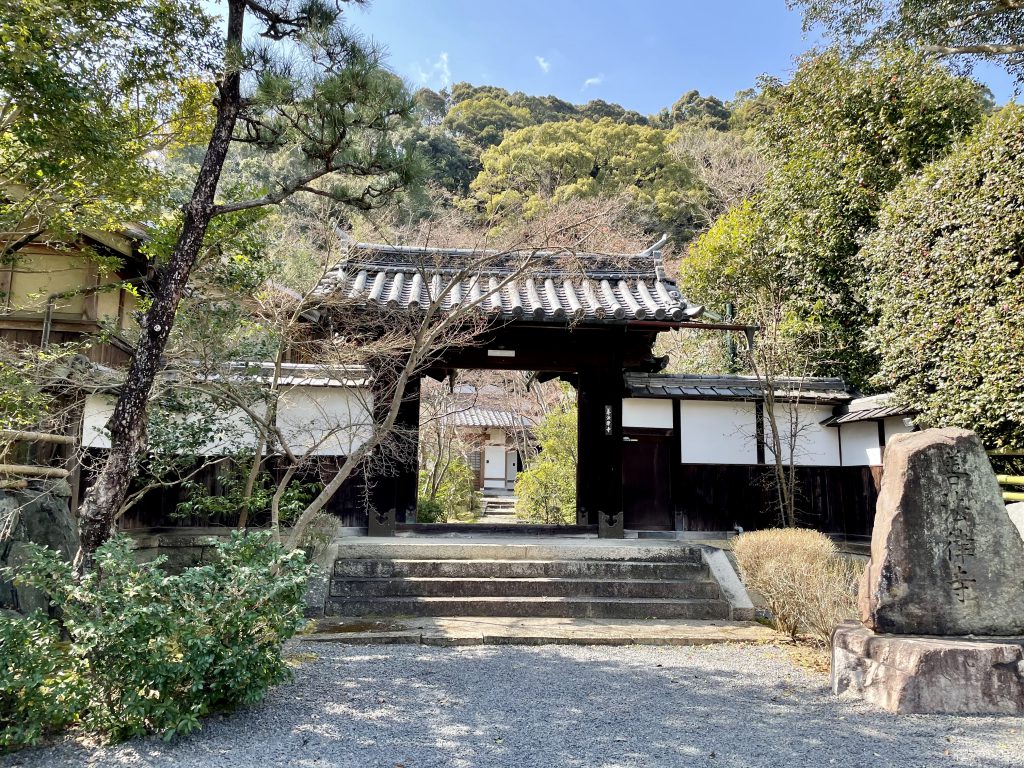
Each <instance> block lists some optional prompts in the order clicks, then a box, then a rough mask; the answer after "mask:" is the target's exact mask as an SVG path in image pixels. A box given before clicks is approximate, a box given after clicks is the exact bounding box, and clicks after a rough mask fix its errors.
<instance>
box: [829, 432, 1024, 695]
mask: <svg viewBox="0 0 1024 768" xmlns="http://www.w3.org/2000/svg"><path fill="white" fill-rule="evenodd" d="M860 618H861V622H860V623H858V622H848V623H846V624H843V625H842V626H840V627H839V628H838V629H837V630H836V632H835V634H834V635H833V639H832V687H833V690H834V691H835V692H836V693H841V692H842V691H844V690H847V689H852V690H854V691H856V692H858V693H860V694H861V695H862V696H863V697H864V698H865V699H867V700H869V701H871V702H873V703H875V704H878V705H880V706H882V707H884V708H886V709H889V710H890V711H893V712H970V713H981V712H985V713H1012V714H1022V713H1024V539H1022V537H1021V532H1020V531H1019V530H1018V527H1017V525H1015V524H1014V522H1013V521H1011V518H1010V515H1009V513H1008V512H1007V509H1006V506H1005V505H1004V503H1003V500H1002V494H1001V492H1000V489H999V485H998V483H997V482H996V478H995V474H994V473H993V472H992V469H991V466H990V465H989V462H988V457H987V456H986V454H985V450H984V448H983V447H982V445H981V442H980V441H979V440H978V438H977V436H975V435H974V433H973V432H969V431H967V430H962V429H932V430H925V431H923V432H915V433H910V434H906V435H899V436H897V437H895V438H894V439H893V440H892V441H891V442H890V443H889V444H888V446H887V447H886V449H885V470H884V473H883V477H882V489H881V493H880V494H879V497H878V506H877V510H876V513H875V523H874V530H873V532H872V538H871V559H870V561H869V563H868V567H867V570H866V571H865V573H864V578H863V580H862V582H861V588H860Z"/></svg>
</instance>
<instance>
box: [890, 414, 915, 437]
mask: <svg viewBox="0 0 1024 768" xmlns="http://www.w3.org/2000/svg"><path fill="white" fill-rule="evenodd" d="M884 424H885V442H886V443H888V442H889V441H890V440H892V438H893V437H895V436H896V435H902V434H904V433H905V432H913V431H914V428H913V427H908V426H907V425H906V424H904V423H903V417H902V416H890V417H889V418H887V419H886V420H885V421H884Z"/></svg>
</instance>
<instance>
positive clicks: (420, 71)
mask: <svg viewBox="0 0 1024 768" xmlns="http://www.w3.org/2000/svg"><path fill="white" fill-rule="evenodd" d="M426 64H427V66H426V68H424V67H423V65H421V64H416V82H417V83H418V84H419V85H422V86H427V87H431V88H436V89H441V88H446V87H448V86H449V85H451V84H452V71H451V69H449V67H448V51H441V53H440V54H439V55H438V57H437V59H436V60H435V61H428V62H426Z"/></svg>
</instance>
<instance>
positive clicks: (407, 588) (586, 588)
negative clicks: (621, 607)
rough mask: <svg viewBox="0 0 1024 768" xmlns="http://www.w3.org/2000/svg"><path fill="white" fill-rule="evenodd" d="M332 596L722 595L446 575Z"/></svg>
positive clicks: (347, 583) (685, 586) (341, 584)
mask: <svg viewBox="0 0 1024 768" xmlns="http://www.w3.org/2000/svg"><path fill="white" fill-rule="evenodd" d="M331 597H340V598H345V599H352V600H355V599H360V598H366V599H369V598H377V597H564V598H573V597H586V598H590V597H619V598H639V599H644V598H656V599H664V600H671V599H675V598H680V599H692V598H705V599H709V600H715V599H718V598H719V597H721V591H720V590H719V588H718V584H716V583H715V582H713V581H711V580H709V579H707V580H695V579H686V580H672V581H670V580H657V581H654V580H616V581H603V580H595V579H563V578H511V579H500V578H499V579H495V578H446V577H440V578H439V577H420V576H415V577H403V578H400V579H392V578H383V579H336V580H335V581H334V582H333V583H332V585H331Z"/></svg>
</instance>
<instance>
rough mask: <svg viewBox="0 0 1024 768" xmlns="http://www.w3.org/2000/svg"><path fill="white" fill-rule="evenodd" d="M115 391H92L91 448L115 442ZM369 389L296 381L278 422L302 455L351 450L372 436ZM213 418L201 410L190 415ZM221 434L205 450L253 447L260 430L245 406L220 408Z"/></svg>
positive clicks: (88, 407)
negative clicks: (111, 429)
mask: <svg viewBox="0 0 1024 768" xmlns="http://www.w3.org/2000/svg"><path fill="white" fill-rule="evenodd" d="M114 401H115V398H114V397H113V395H106V394H94V395H89V396H88V397H87V398H86V401H85V408H84V414H83V420H82V443H83V445H84V446H85V447H87V448H110V436H109V433H108V431H107V422H108V421H109V420H110V417H111V415H112V414H113V412H114ZM371 407H372V405H371V401H370V396H369V393H368V392H367V391H366V390H365V389H361V388H355V387H352V388H349V387H307V386H294V387H290V388H288V389H286V390H284V391H282V392H281V396H280V400H279V402H278V414H277V425H278V427H279V428H280V429H281V432H282V434H283V435H284V438H285V440H287V441H288V444H289V447H290V448H291V450H292V451H293V452H294V453H295V454H296V455H298V456H302V455H306V454H309V455H318V456H349V455H351V453H352V451H354V450H356V449H357V448H358V447H359V446H360V445H362V444H363V443H365V442H366V440H367V439H368V438H369V435H370V430H371V427H372V422H371V416H370V408H371ZM204 418H209V414H205V413H196V414H194V415H190V416H187V417H186V420H188V421H198V420H199V419H204ZM216 419H217V425H216V426H217V434H216V435H215V436H214V438H213V439H212V440H210V441H209V442H208V443H207V444H206V445H205V446H203V447H202V449H201V450H200V453H201V454H202V455H205V456H218V455H223V454H229V453H234V452H236V451H238V450H239V449H242V448H251V447H252V446H254V445H255V443H256V432H255V429H254V428H253V425H252V422H251V421H250V419H249V417H248V416H247V415H246V414H245V413H244V412H243V411H241V410H239V409H235V410H231V411H226V412H225V411H219V412H217V414H216Z"/></svg>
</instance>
